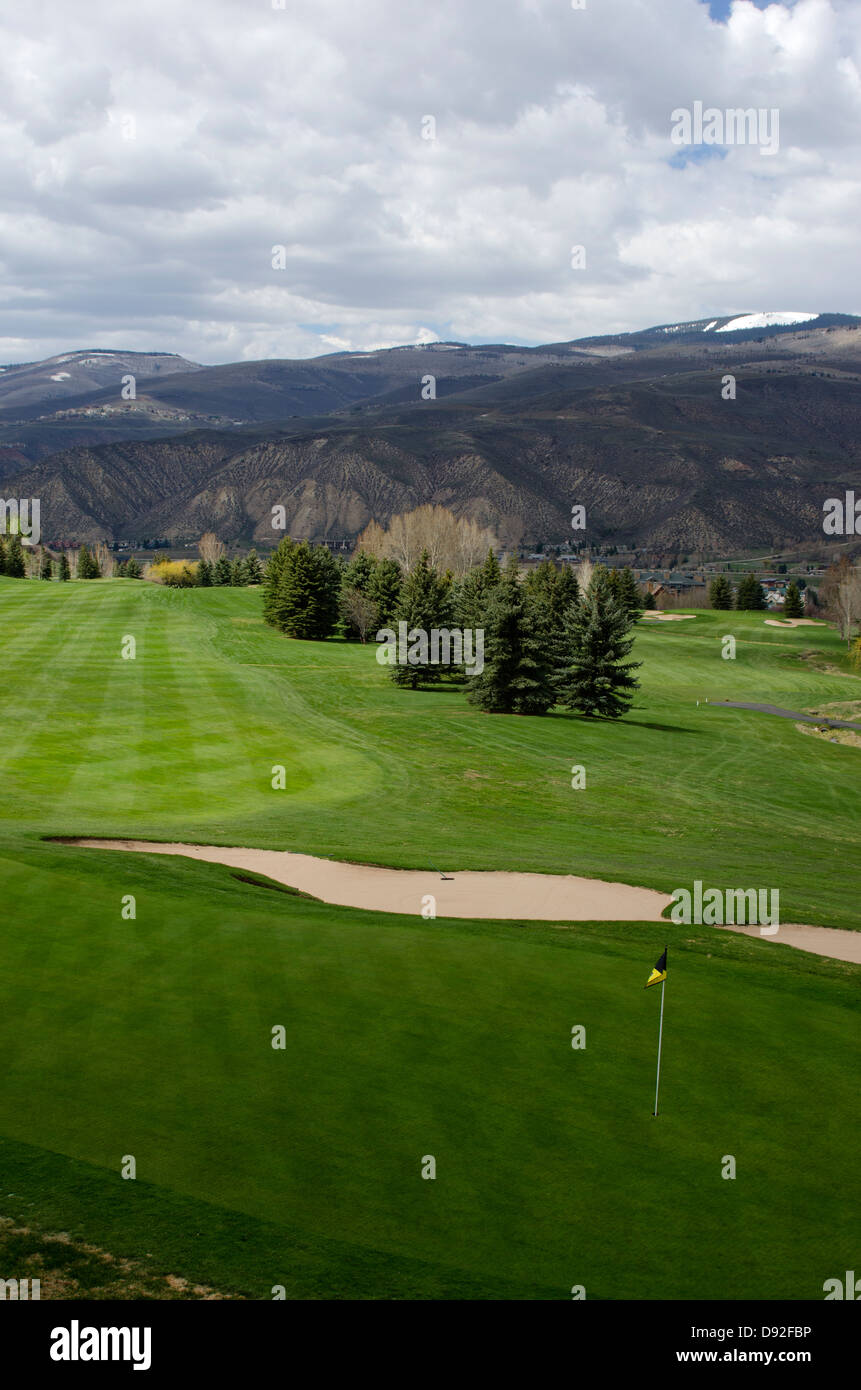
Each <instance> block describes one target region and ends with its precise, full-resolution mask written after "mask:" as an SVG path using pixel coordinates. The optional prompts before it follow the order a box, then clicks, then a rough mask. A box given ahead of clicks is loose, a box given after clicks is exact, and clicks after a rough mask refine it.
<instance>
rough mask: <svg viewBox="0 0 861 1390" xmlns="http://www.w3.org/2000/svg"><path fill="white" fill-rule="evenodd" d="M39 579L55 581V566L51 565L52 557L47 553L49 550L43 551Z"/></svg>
mask: <svg viewBox="0 0 861 1390" xmlns="http://www.w3.org/2000/svg"><path fill="white" fill-rule="evenodd" d="M39 578H40V579H53V578H54V566H53V564H52V563H51V556H50V555H49V554H48V551H47V550H43V551H42V563H41V564H40V566H39Z"/></svg>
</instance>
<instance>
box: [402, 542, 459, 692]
mask: <svg viewBox="0 0 861 1390" xmlns="http://www.w3.org/2000/svg"><path fill="white" fill-rule="evenodd" d="M450 612H451V608H450V590H449V586H448V585H447V583H446V581H445V579H444V578H443V577H442V576H440V575H438V574H437V572H436V570H435V569H433V568H432V566H431V563H430V559H429V558H428V553H427V551H426V550H423V551H422V554H421V558H420V559H419V560H418V561H417V563H416V564H415V565H414V566H413V568H412V570H411V572H410V573H409V574H408V575H407V577H406V579H405V580H404V585H403V589H402V590H401V597H400V602H399V604H398V607H397V611H396V613H395V621H394V623H393V624H392V628H393V629H394V630H396V629H397V626H398V624H399V623H406V625H407V638H408V641H409V634H410V633H411V632H413V631H419V632H423V633H426V634H427V640H428V643H430V634H431V632H432V630H433V629H434V628H443V627H447V626H448V623H449V616H450ZM410 645H412V643H410ZM429 657H430V651H428V658H429ZM443 669H444V668H441V667H440V666H439V665H436V666H433V665H431V664H430V660H429V659H428V662H427V664H424V663H420V662H417V663H416V664H415V665H412V664H409V663H405V664H404V665H401V664H400V663H399V662H397V663H394V664H393V665H392V667H391V677H392V680H393V681H394V682H395V685H403V686H407V687H409V688H410V689H411V690H415V689H416V688H417V687H418V686H419V685H426V684H433V683H435V682H437V681H439V680H440V679H441V676H442V673H443Z"/></svg>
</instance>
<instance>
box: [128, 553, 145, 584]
mask: <svg viewBox="0 0 861 1390" xmlns="http://www.w3.org/2000/svg"><path fill="white" fill-rule="evenodd" d="M140 577H141V567H140V565H139V564H138V562H137V560H136V559H135V557H134V555H130V556H129V558H128V560H126V579H140Z"/></svg>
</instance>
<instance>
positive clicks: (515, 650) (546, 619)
mask: <svg viewBox="0 0 861 1390" xmlns="http://www.w3.org/2000/svg"><path fill="white" fill-rule="evenodd" d="M479 626H480V627H483V628H484V670H483V671H482V672H481V673H480V674H478V675H475V676H471V677H470V678H469V691H468V695H467V698H468V699H469V701H470V703H471V704H473V705H476V706H477V707H478V708H479V709H482V710H485V711H486V712H487V713H489V714H546V713H547V711H548V710H549V709H550V708H551V707H552V705H553V704H554V703H555V700H556V695H555V689H554V681H553V674H554V673H553V660H552V651H551V644H550V642H549V636H550V600H549V598H548V597H547V596H546V594H544V593H541V591H540V589H539V590H538V592H535V591H534V590H533V592H532V593H530V592H529V591H528V590H525V589H524V588H523V586H521V584H520V581H519V579H518V573H517V561H516V559H515V558H514V557H512V559H511V561H509V563H508V564H507V565H506V567H505V570H504V571H503V573H502V576H501V578H500V580H499V582H498V583H497V584H496V585H494V587H493V588H492V589H491V590H490V593H489V596H488V599H487V606H486V609H485V612H484V614H483V620H482V622H481V623H480V624H479Z"/></svg>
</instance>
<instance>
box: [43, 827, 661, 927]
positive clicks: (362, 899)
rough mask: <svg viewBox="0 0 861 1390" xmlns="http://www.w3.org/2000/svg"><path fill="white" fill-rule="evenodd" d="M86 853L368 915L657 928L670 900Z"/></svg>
mask: <svg viewBox="0 0 861 1390" xmlns="http://www.w3.org/2000/svg"><path fill="white" fill-rule="evenodd" d="M66 843H67V844H75V845H83V846H84V847H85V848H87V849H125V850H138V851H141V852H144V853H146V854H182V855H185V856H186V858H188V859H205V860H207V861H208V862H209V863H211V864H227V865H229V866H230V867H231V868H233V869H246V870H249V871H251V872H252V873H258V874H265V876H266V877H267V878H271V879H274V880H275V882H276V883H286V884H288V885H289V887H291V888H298V889H299V890H300V891H301V892H303V893H310V894H311V895H312V896H313V897H315V898H320V900H321V901H322V902H324V903H332V904H334V905H335V906H338V907H363V908H367V909H369V910H370V911H374V912H404V913H407V914H413V913H420V912H421V910H422V906H423V902H422V900H423V898H425V897H426V896H427V895H428V894H430V895H432V896H433V897H434V898H435V899H436V913H437V916H438V917H494V918H516V919H519V920H521V921H522V920H524V919H527V920H533V921H537V922H596V921H597V922H658V921H660V918H661V913H662V911H663V910H664V908H665V907H666V906H667V905H668V903H670V902H671V901H672V900H671V898H669V897H668V896H667V895H666V894H665V893H655V892H653V891H652V889H651V888H631V887H630V886H629V885H628V884H627V883H604V882H602V881H601V880H600V879H595V878H575V877H574V876H573V875H570V874H519V873H510V874H509V873H484V872H475V871H472V872H462V873H457V874H454V875H453V877H452V878H450V879H448V878H446V879H442V878H440V875H439V874H438V873H434V871H433V870H432V869H427V870H426V869H380V868H376V867H375V866H374V865H372V864H344V863H341V862H339V861H338V860H335V859H317V858H315V857H314V856H313V855H311V854H291V853H289V852H288V851H286V850H273V849H226V848H224V847H223V846H221V845H183V844H173V845H161V844H150V843H149V842H148V841H147V840H71V841H69V840H67V841H66Z"/></svg>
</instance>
